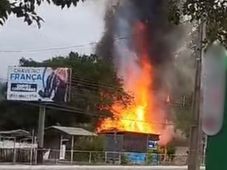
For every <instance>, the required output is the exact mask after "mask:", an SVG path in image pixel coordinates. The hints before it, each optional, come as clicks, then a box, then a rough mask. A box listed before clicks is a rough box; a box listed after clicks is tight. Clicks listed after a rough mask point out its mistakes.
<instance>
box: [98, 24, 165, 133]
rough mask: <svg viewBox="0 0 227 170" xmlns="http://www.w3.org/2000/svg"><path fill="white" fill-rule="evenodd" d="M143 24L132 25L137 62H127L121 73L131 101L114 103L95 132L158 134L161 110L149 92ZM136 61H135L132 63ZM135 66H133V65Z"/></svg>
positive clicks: (146, 50)
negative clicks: (110, 114) (130, 94)
mask: <svg viewBox="0 0 227 170" xmlns="http://www.w3.org/2000/svg"><path fill="white" fill-rule="evenodd" d="M146 31H147V30H146V27H145V25H144V24H143V23H140V22H139V23H137V24H136V25H135V32H134V36H135V37H134V41H135V44H134V45H135V48H136V52H137V55H139V56H138V59H139V60H140V61H139V62H138V61H134V64H133V65H131V64H130V63H129V64H128V66H127V67H128V68H126V69H125V70H127V72H125V75H126V76H124V89H125V90H126V91H129V92H132V93H133V96H134V99H135V102H134V104H132V105H131V106H129V107H127V108H124V107H123V106H121V105H119V104H114V105H113V106H112V109H113V110H114V111H113V112H114V113H113V114H114V116H113V118H107V119H104V120H102V121H101V123H100V125H99V126H98V127H97V131H98V132H99V133H100V132H105V131H113V130H114V131H124V132H125V131H127V132H138V133H146V134H154V133H156V134H157V133H160V131H161V123H160V122H162V119H163V118H162V115H163V114H162V111H161V109H160V108H158V106H157V105H156V101H155V96H154V94H153V93H152V87H153V79H152V78H153V77H152V76H153V75H154V72H153V67H152V65H151V64H150V61H149V55H148V45H149V44H148V42H147V41H146ZM135 63H136V64H135ZM135 67H136V68H135Z"/></svg>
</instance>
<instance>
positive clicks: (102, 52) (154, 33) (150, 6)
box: [96, 0, 181, 93]
mask: <svg viewBox="0 0 227 170" xmlns="http://www.w3.org/2000/svg"><path fill="white" fill-rule="evenodd" d="M168 18H169V17H168V0H120V1H119V3H117V4H116V5H115V6H114V7H112V8H108V10H107V11H106V16H105V29H106V30H105V31H106V32H105V34H104V35H103V38H102V40H101V41H100V43H99V44H98V46H97V50H96V53H97V55H98V56H100V57H103V58H104V59H106V60H108V61H110V62H114V63H115V65H116V68H117V69H118V65H119V62H121V61H120V60H122V57H124V55H119V54H117V53H116V52H115V51H114V48H116V47H115V46H114V43H121V44H123V45H125V46H127V48H128V49H131V50H132V51H135V52H138V51H136V50H137V49H135V39H134V36H137V35H133V34H134V32H133V28H134V27H135V24H136V23H138V22H141V23H143V24H144V25H145V27H146V30H147V31H146V35H145V36H146V38H145V40H146V41H147V42H146V45H147V46H148V47H147V48H148V53H149V58H150V62H151V64H152V66H153V67H154V74H153V75H151V76H153V79H154V85H153V88H154V89H152V90H156V91H158V93H162V92H163V93H166V92H167V91H171V90H170V86H171V85H170V84H174V82H175V81H176V79H175V78H174V77H173V76H172V75H171V74H169V73H170V70H171V72H172V71H173V70H174V68H173V63H174V57H173V56H174V55H173V53H174V52H175V50H176V46H177V42H178V39H179V37H180V36H181V31H180V30H179V29H177V28H176V26H174V25H171V23H170V22H169V20H168ZM122 48H124V47H122ZM137 57H140V55H137ZM125 59H126V60H127V58H125ZM139 60H140V59H139V58H138V61H139Z"/></svg>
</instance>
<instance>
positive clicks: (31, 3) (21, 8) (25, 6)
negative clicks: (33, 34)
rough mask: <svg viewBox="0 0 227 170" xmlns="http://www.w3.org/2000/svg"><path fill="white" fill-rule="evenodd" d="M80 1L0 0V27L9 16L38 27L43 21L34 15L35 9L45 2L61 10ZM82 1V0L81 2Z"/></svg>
mask: <svg viewBox="0 0 227 170" xmlns="http://www.w3.org/2000/svg"><path fill="white" fill-rule="evenodd" d="M79 1H80V0H1V1H0V25H3V23H4V22H5V21H6V20H7V19H8V16H9V15H10V14H14V15H15V16H16V17H18V18H24V22H26V23H27V24H28V25H31V24H32V23H33V21H35V22H36V23H37V25H38V27H40V26H41V21H43V19H42V18H41V17H40V16H39V15H38V14H37V13H36V7H37V6H40V5H41V4H42V3H44V2H47V3H49V4H51V3H52V4H54V5H56V6H59V7H61V8H64V7H68V8H69V7H70V6H72V5H73V6H77V3H78V2H79ZM81 1H83V0H81Z"/></svg>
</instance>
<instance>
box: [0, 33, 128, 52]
mask: <svg viewBox="0 0 227 170" xmlns="http://www.w3.org/2000/svg"><path fill="white" fill-rule="evenodd" d="M128 38H130V37H125V36H124V37H123V36H122V37H116V38H113V40H114V41H118V40H126V39H128ZM98 44H102V41H100V42H99V41H94V42H89V43H86V44H75V45H69V46H63V47H49V48H40V49H27V50H0V53H34V52H35V53H36V52H45V51H54V50H67V49H72V48H84V47H88V46H92V45H98Z"/></svg>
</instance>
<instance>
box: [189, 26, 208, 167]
mask: <svg viewBox="0 0 227 170" xmlns="http://www.w3.org/2000/svg"><path fill="white" fill-rule="evenodd" d="M205 28H206V26H205V23H204V22H202V23H201V24H200V25H199V32H198V34H199V40H198V41H199V42H198V48H197V47H196V48H197V51H196V73H195V88H194V99H193V108H192V112H193V124H192V126H191V131H190V146H189V157H188V170H199V169H200V156H201V155H200V153H201V134H202V132H201V119H200V99H201V96H200V95H201V66H202V58H203V54H204V50H203V41H204V39H205V33H206V31H205Z"/></svg>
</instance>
